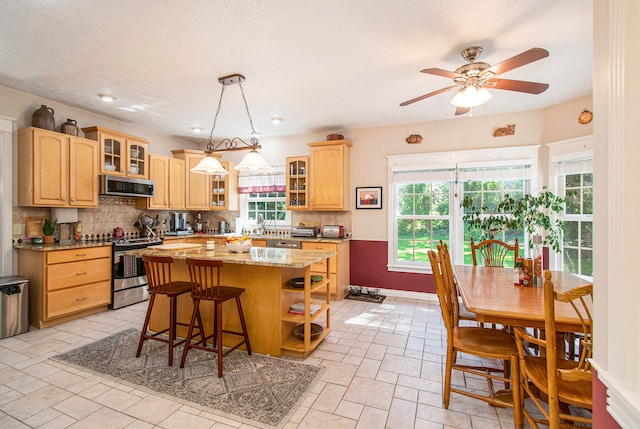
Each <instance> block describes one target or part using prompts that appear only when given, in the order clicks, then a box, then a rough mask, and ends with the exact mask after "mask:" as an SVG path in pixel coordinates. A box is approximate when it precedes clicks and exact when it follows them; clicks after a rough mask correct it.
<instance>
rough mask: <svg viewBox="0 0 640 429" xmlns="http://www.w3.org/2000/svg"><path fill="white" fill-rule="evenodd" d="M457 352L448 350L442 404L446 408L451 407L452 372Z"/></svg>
mask: <svg viewBox="0 0 640 429" xmlns="http://www.w3.org/2000/svg"><path fill="white" fill-rule="evenodd" d="M454 355H455V352H454V351H453V350H447V364H446V367H445V370H444V371H445V372H444V386H443V392H442V406H443V407H444V409H445V410H446V409H448V408H449V399H450V398H451V372H452V371H453V359H454V357H455V356H454Z"/></svg>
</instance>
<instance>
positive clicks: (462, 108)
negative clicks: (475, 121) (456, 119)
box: [456, 107, 471, 116]
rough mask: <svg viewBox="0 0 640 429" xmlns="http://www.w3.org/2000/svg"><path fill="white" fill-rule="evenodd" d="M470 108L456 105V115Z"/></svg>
mask: <svg viewBox="0 0 640 429" xmlns="http://www.w3.org/2000/svg"><path fill="white" fill-rule="evenodd" d="M470 110H471V108H470V107H456V116H458V115H464V114H465V113H467V112H469V111H470Z"/></svg>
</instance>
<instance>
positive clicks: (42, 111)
mask: <svg viewBox="0 0 640 429" xmlns="http://www.w3.org/2000/svg"><path fill="white" fill-rule="evenodd" d="M53 113H54V112H53V109H52V108H51V107H47V106H45V105H44V104H42V105H41V106H40V108H39V109H37V110H35V111H34V112H33V114H32V115H31V125H32V126H34V127H38V128H43V129H45V130H49V131H55V128H56V121H55V119H54V117H53Z"/></svg>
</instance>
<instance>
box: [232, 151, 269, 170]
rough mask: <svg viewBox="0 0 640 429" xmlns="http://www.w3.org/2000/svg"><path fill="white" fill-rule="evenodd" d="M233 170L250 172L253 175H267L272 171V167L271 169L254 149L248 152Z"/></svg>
mask: <svg viewBox="0 0 640 429" xmlns="http://www.w3.org/2000/svg"><path fill="white" fill-rule="evenodd" d="M234 168H235V169H236V170H238V171H251V172H254V173H268V172H271V171H273V167H271V166H270V165H269V163H268V162H267V161H265V159H264V158H263V157H262V155H260V154H259V153H258V151H257V150H255V149H254V150H252V151H251V152H249V153H248V154H247V155H246V156H245V157H244V158H243V159H242V161H241V162H240V164H238V165H236V166H235V167H234Z"/></svg>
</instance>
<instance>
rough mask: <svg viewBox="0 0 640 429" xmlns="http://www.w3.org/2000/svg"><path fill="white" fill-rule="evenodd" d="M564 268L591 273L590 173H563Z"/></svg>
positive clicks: (569, 270) (591, 217)
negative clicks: (564, 201)
mask: <svg viewBox="0 0 640 429" xmlns="http://www.w3.org/2000/svg"><path fill="white" fill-rule="evenodd" d="M564 192H565V198H566V200H567V203H566V208H565V216H564V218H563V221H564V227H565V234H564V244H563V258H562V262H563V266H564V270H565V271H568V272H571V273H575V274H581V275H584V276H593V173H578V174H567V175H565V176H564Z"/></svg>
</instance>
